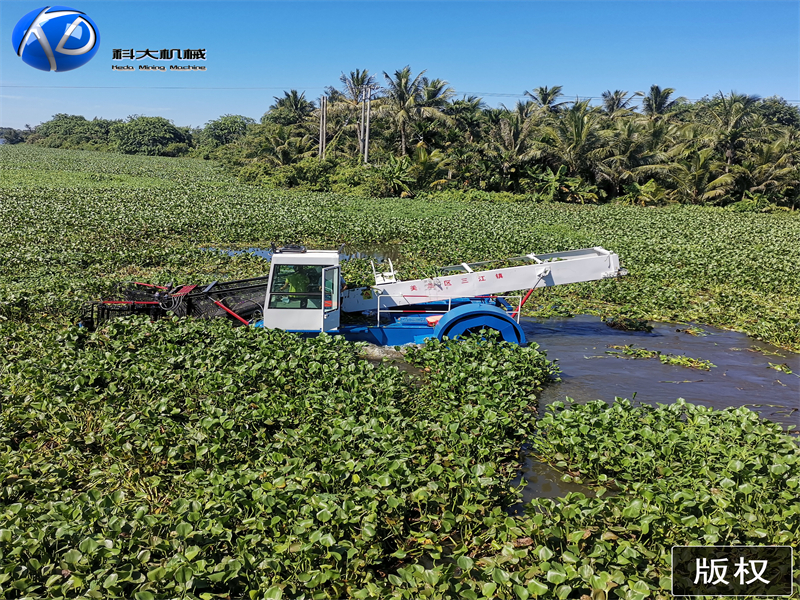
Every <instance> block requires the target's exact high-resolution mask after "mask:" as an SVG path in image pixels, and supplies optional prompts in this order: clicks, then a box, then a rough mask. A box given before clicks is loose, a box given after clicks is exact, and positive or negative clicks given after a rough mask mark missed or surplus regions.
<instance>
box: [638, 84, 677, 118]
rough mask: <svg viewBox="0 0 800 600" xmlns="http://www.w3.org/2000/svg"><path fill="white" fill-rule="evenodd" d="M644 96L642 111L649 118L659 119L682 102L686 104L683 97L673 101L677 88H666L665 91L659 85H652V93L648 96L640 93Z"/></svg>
mask: <svg viewBox="0 0 800 600" xmlns="http://www.w3.org/2000/svg"><path fill="white" fill-rule="evenodd" d="M638 93H639V94H641V95H643V96H644V100H643V101H642V110H643V111H644V114H646V115H647V116H648V117H652V118H655V117H659V116H662V115H664V114H666V113H667V112H669V111H670V110H671V109H673V108H675V107H676V106H677V105H678V104H680V103H681V102H686V98H684V97H683V96H681V97H679V98H675V99H674V100H672V99H671V98H672V94H674V93H675V88H664V89H663V90H662V89H661V88H660V87H659V86H657V85H651V86H650V91H649V92H648V93H647V94H644V92H638Z"/></svg>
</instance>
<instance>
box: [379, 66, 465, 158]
mask: <svg viewBox="0 0 800 600" xmlns="http://www.w3.org/2000/svg"><path fill="white" fill-rule="evenodd" d="M424 74H425V71H422V72H420V73H419V74H418V75H417V76H416V77H413V76H412V74H411V68H410V67H408V66H406V67H404V68H403V69H400V70H399V71H395V72H394V75H389V74H388V73H386V72H385V71H384V73H383V76H384V78H385V79H386V88H385V93H386V98H385V101H386V103H385V104H384V105H383V106H382V107H381V109H380V111H381V113H382V114H387V115H388V116H389V117H390V118H391V121H392V123H393V124H394V126H395V127H396V128H397V130H398V132H399V133H400V154H401V155H402V156H407V155H408V135H407V130H408V127H409V124H410V123H412V122H414V121H416V120H419V119H423V118H431V119H439V120H443V121H448V120H449V117H448V116H447V115H446V114H445V113H444V112H443V111H442V108H443V107H444V102H442V103H441V104H440V103H439V102H438V99H439V98H440V97H444V100H446V99H447V98H449V97H450V95H452V91H451V90H450V88H448V87H446V86H447V82H446V81H441V80H438V79H436V80H433V82H431V81H428V80H427V79H424V78H423V75H424ZM426 82H427V87H426Z"/></svg>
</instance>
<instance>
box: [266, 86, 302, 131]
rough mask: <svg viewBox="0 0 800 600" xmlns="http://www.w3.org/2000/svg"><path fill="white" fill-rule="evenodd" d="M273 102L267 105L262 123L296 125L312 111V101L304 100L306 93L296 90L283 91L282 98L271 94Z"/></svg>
mask: <svg viewBox="0 0 800 600" xmlns="http://www.w3.org/2000/svg"><path fill="white" fill-rule="evenodd" d="M273 98H274V99H275V104H273V105H272V106H270V107H269V110H268V111H267V113H266V114H265V115H264V116H263V117H262V118H261V122H262V123H277V124H278V125H296V124H298V123H302V122H303V121H304V120H305V118H306V117H307V116H309V115H310V114H311V113H312V112H313V111H314V108H315V107H314V103H313V102H311V101H310V100H306V93H305V92H303V93H302V94H300V93H298V91H297V90H290V91H288V92H283V98H279V97H278V96H273Z"/></svg>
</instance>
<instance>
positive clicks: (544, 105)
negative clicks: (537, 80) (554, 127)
mask: <svg viewBox="0 0 800 600" xmlns="http://www.w3.org/2000/svg"><path fill="white" fill-rule="evenodd" d="M561 90H562V86H560V85H554V86H553V87H551V88H548V87H547V86H544V87H537V88H534V90H533V92H529V91H527V90H526V91H525V95H526V96H528V97H529V98H530V99H531V100H533V102H534V104H536V106H537V107H538V108H541V109H542V110H544V111H545V112H548V113H555V112H558V111H559V110H560V109H561V107H563V106H564V105H565V104H568V102H556V100H558V99H559V98H560V97H561V96H562V95H563V94H562V93H561Z"/></svg>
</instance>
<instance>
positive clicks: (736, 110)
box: [707, 92, 767, 173]
mask: <svg viewBox="0 0 800 600" xmlns="http://www.w3.org/2000/svg"><path fill="white" fill-rule="evenodd" d="M759 100H760V98H759V97H758V96H749V95H746V94H737V93H736V92H731V93H730V95H728V96H724V95H723V94H722V92H720V93H719V95H718V96H716V97H715V98H714V102H712V103H711V105H710V106H709V108H708V110H707V114H708V115H709V117H710V120H711V122H712V123H713V125H714V126H715V130H716V131H715V134H716V135H715V138H716V142H717V147H718V148H719V149H720V150H721V151H722V152H723V153H724V155H725V162H726V166H725V172H726V173H727V172H728V171H729V170H730V165H732V164H734V163H735V161H736V151H737V150H739V149H741V148H743V147H744V145H745V143H746V142H747V140H748V139H749V138H751V137H752V134H753V133H756V132H758V133H762V132H763V131H764V130H766V129H767V126H766V124H765V123H764V122H763V119H761V118H760V116H759V115H758V114H757V113H756V108H757V106H758V101H759ZM759 130H760V131H759Z"/></svg>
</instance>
